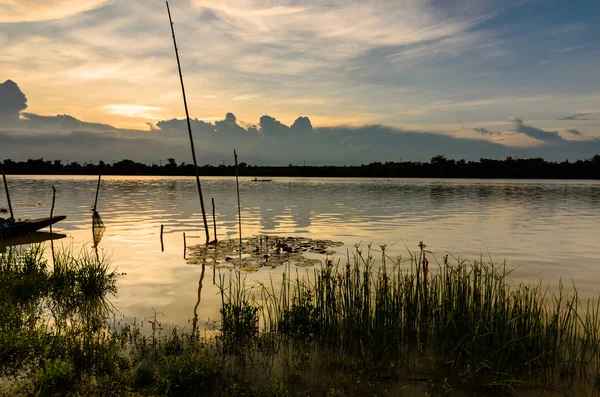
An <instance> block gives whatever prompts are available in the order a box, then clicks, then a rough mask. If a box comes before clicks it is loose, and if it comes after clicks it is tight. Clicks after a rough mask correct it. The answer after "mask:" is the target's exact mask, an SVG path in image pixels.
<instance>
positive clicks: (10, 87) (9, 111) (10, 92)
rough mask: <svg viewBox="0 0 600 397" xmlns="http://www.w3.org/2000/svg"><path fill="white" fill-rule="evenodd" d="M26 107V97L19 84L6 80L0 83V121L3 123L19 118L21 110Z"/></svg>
mask: <svg viewBox="0 0 600 397" xmlns="http://www.w3.org/2000/svg"><path fill="white" fill-rule="evenodd" d="M25 109H27V98H26V97H25V94H23V92H22V91H21V89H20V88H19V86H17V84H16V83H15V82H14V81H12V80H6V81H5V82H4V83H1V84H0V123H4V124H5V125H6V124H8V123H11V124H12V123H15V122H17V121H18V120H19V114H20V113H21V111H23V110H25Z"/></svg>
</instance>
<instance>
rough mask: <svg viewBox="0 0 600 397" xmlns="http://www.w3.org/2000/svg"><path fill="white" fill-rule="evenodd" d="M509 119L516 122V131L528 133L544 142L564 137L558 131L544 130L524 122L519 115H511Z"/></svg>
mask: <svg viewBox="0 0 600 397" xmlns="http://www.w3.org/2000/svg"><path fill="white" fill-rule="evenodd" d="M508 120H509V121H511V122H513V123H514V124H515V129H514V131H515V132H519V133H521V134H524V135H527V136H529V137H531V138H534V139H537V140H538V141H542V142H560V141H564V139H563V138H562V137H561V136H560V135H559V133H558V131H544V130H542V129H540V128H536V127H533V126H530V125H526V124H524V123H523V120H522V119H520V118H519V117H515V116H513V117H509V119H508Z"/></svg>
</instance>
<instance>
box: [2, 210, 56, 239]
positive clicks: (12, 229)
mask: <svg viewBox="0 0 600 397" xmlns="http://www.w3.org/2000/svg"><path fill="white" fill-rule="evenodd" d="M65 218H66V216H64V215H59V216H53V217H52V218H50V217H47V218H38V219H26V220H24V221H20V222H15V223H13V224H12V225H9V226H8V227H0V237H2V239H8V238H13V237H18V236H24V235H26V234H30V233H34V232H37V231H38V230H40V229H43V228H45V227H48V226H50V225H53V224H55V223H56V222H60V221H62V220H63V219H65Z"/></svg>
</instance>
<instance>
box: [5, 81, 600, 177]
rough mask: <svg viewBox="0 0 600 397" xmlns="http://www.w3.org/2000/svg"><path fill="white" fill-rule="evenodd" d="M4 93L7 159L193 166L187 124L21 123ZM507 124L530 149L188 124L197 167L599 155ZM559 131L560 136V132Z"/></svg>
mask: <svg viewBox="0 0 600 397" xmlns="http://www.w3.org/2000/svg"><path fill="white" fill-rule="evenodd" d="M2 87H3V90H4V91H6V87H10V89H9V90H8V92H10V93H11V94H10V95H3V97H2V98H4V100H5V102H4V103H6V104H8V106H7V107H6V108H7V109H12V110H10V111H7V112H5V113H6V114H7V115H8V116H7V117H9V118H11V119H12V120H15V119H16V122H15V123H14V124H12V125H9V124H7V123H0V142H2V152H1V153H2V155H3V156H4V158H6V157H11V158H13V159H14V160H24V159H27V158H39V157H44V158H58V159H63V160H71V161H90V160H91V161H99V160H104V161H111V160H119V159H122V158H129V159H132V160H136V161H144V162H149V163H150V162H158V160H160V159H166V158H168V157H173V158H176V159H177V160H178V161H186V162H187V161H189V159H190V150H189V140H188V125H187V121H186V120H185V119H171V120H163V121H160V122H158V123H156V124H153V123H151V122H148V123H147V126H148V127H149V129H147V130H144V131H141V130H129V129H122V128H115V127H113V126H111V125H108V124H100V123H89V122H85V121H81V120H79V119H77V118H75V117H72V116H70V115H57V116H43V115H38V114H35V113H27V112H21V113H20V118H19V112H20V110H23V109H24V108H25V107H26V101H25V99H24V98H25V96H24V95H23V93H22V92H21V90H19V89H18V87H17V86H16V84H14V83H12V84H8V85H6V84H4V85H2ZM6 98H11V100H10V101H9V100H6ZM5 118H6V117H5ZM510 120H511V121H512V122H513V123H514V125H515V128H514V130H513V131H509V132H505V133H502V137H503V138H507V139H509V140H511V139H513V138H512V137H514V136H517V137H519V136H521V137H522V136H526V137H529V138H528V139H530V140H531V141H532V142H534V145H532V146H531V147H524V146H513V147H508V146H506V145H505V144H500V143H498V142H491V141H488V140H486V139H472V138H464V137H457V136H450V135H446V134H443V133H440V132H436V131H427V130H421V129H410V128H405V129H403V128H394V127H390V126H386V125H381V124H366V123H363V125H361V126H359V127H348V126H330V127H313V125H312V122H311V120H310V119H309V118H308V117H306V116H301V117H298V118H296V120H295V121H294V122H293V124H292V125H291V126H289V125H286V124H285V123H283V122H281V121H279V120H278V119H276V118H275V117H272V116H269V115H263V116H262V117H261V118H260V121H259V123H258V124H256V125H254V124H252V123H248V122H241V121H239V120H238V118H237V117H236V116H235V115H234V114H233V113H227V114H226V115H225V117H224V118H223V119H221V120H216V121H214V122H209V121H205V120H199V119H193V120H190V124H191V128H192V134H193V137H194V141H195V143H196V150H197V154H198V161H199V162H200V164H206V163H211V164H218V163H221V161H222V160H223V159H227V158H231V155H232V153H231V152H232V150H233V149H234V148H235V149H237V150H238V153H239V155H240V159H242V160H241V161H245V162H247V163H250V164H279V165H281V164H289V163H302V162H303V161H305V160H306V161H310V162H311V164H361V163H368V162H372V161H390V160H391V161H396V160H399V158H403V159H405V160H413V161H428V160H429V159H430V158H431V157H433V156H436V155H439V154H443V155H446V156H447V157H450V158H464V159H467V160H475V159H479V158H481V157H486V158H505V157H507V156H516V157H545V158H547V159H550V160H562V159H565V158H569V159H578V158H589V157H592V156H593V155H594V154H597V153H600V140H599V139H588V140H586V141H583V140H577V139H573V140H565V139H562V138H560V137H559V136H557V134H558V133H557V132H555V131H545V130H543V129H540V128H537V127H534V126H531V125H526V124H524V122H523V120H522V119H521V118H519V117H512V118H511V119H510ZM472 130H473V131H474V132H476V133H477V134H479V135H484V136H485V135H487V136H492V135H499V134H500V133H498V132H495V131H491V130H488V129H486V128H483V127H478V128H473V129H472ZM561 131H563V133H565V130H561ZM566 131H567V132H568V134H570V135H573V136H582V135H583V134H582V133H581V132H580V131H578V130H574V129H571V130H566ZM539 141H542V142H543V143H544V144H539ZM535 143H537V145H535Z"/></svg>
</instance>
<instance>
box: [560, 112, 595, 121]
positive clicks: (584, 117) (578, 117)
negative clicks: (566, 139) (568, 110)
mask: <svg viewBox="0 0 600 397" xmlns="http://www.w3.org/2000/svg"><path fill="white" fill-rule="evenodd" d="M594 114H595V113H576V114H572V115H570V116H567V117H563V118H560V119H557V120H581V121H587V120H598V117H590V116H592V115H594Z"/></svg>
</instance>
